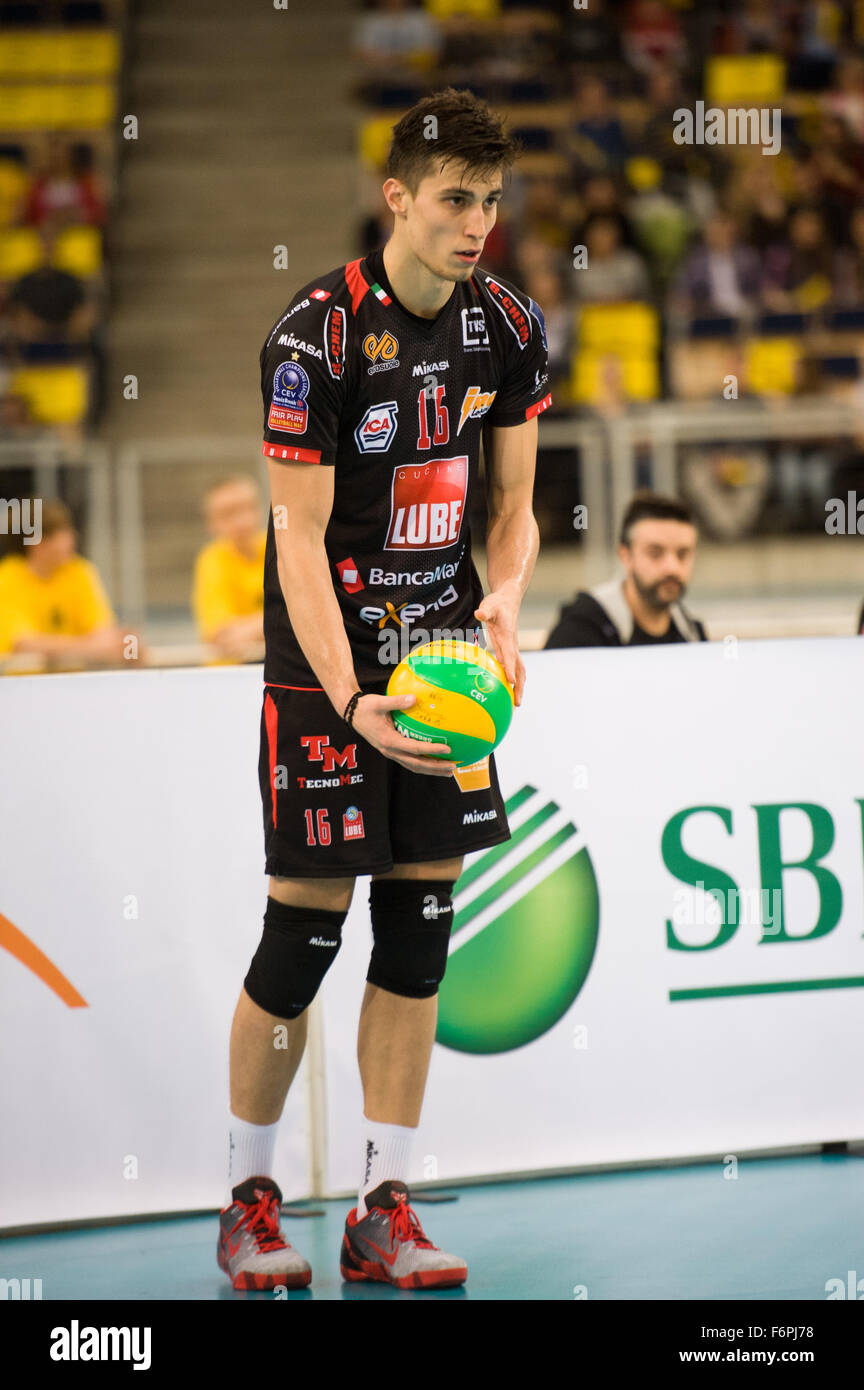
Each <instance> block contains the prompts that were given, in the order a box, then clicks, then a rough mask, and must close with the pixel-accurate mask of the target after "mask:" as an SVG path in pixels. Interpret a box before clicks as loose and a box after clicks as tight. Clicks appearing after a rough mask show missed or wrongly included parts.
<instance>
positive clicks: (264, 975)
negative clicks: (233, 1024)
mask: <svg viewBox="0 0 864 1390" xmlns="http://www.w3.org/2000/svg"><path fill="white" fill-rule="evenodd" d="M347 916H348V913H347V912H331V911H329V910H328V909H327V908H318V907H292V906H291V905H290V904H288V903H280V902H277V901H276V899H275V898H270V897H268V899H267V910H266V912H265V913H264V934H263V936H262V937H261V942H260V945H259V946H258V950H257V951H256V952H255V955H254V956H253V957H252V964H251V965H250V966H249V973H248V974H247V976H246V979H245V980H244V981H243V985H244V988H245V990H246V993H247V994H248V995H249V998H250V999H251V1000H252V1002H253V1004H257V1005H258V1007H259V1009H264V1011H265V1013H268V1014H273V1015H274V1016H275V1017H276V1018H297V1016H298V1015H299V1014H302V1012H303V1010H304V1009H305V1008H308V1006H309V1005H310V1004H311V1003H312V1000H313V999H314V998H315V995H316V994H317V993H318V989H319V987H320V984H321V981H322V980H323V979H324V976H325V975H326V974H327V971H328V970H329V969H330V966H331V965H332V964H333V962H334V960H335V959H336V954H337V952H338V950H339V947H340V946H341V945H342V923H343V922H344V921H345V918H346V917H347Z"/></svg>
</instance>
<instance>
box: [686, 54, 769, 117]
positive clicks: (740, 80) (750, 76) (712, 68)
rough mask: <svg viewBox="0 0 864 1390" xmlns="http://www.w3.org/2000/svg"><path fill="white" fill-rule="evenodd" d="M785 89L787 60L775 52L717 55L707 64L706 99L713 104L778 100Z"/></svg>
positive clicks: (724, 104) (757, 102)
mask: <svg viewBox="0 0 864 1390" xmlns="http://www.w3.org/2000/svg"><path fill="white" fill-rule="evenodd" d="M785 90H786V64H785V63H784V61H783V59H782V58H778V57H777V55H776V54H775V53H747V54H743V55H741V56H740V57H729V56H718V57H713V58H709V59H708V60H707V62H706V64H705V100H706V102H708V103H709V104H710V105H712V106H737V105H738V103H739V102H747V103H755V104H756V105H760V104H765V103H768V102H772V101H773V102H776V101H779V100H780V98H781V97H782V96H783V94H784V92H785Z"/></svg>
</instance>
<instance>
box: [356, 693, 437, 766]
mask: <svg viewBox="0 0 864 1390" xmlns="http://www.w3.org/2000/svg"><path fill="white" fill-rule="evenodd" d="M416 702H417V696H416V695H361V697H360V699H359V700H358V701H357V704H356V705H355V707H354V718H353V721H352V728H354V729H356V730H357V733H358V734H361V735H362V736H363V738H365V740H366V742H367V743H371V744H372V747H373V748H377V749H378V752H379V753H383V754H384V757H385V758H392V759H393V761H394V762H396V763H400V764H401V765H402V767H407V769H408V771H409V772H425V773H428V774H429V775H430V776H432V777H451V776H452V775H453V773H454V772H455V770H456V763H453V762H447V761H445V759H443V758H440V757H437V756H436V754H438V753H449V752H450V747H449V745H448V744H446V743H419V742H417V740H416V739H413V738H405V736H404V735H403V734H400V733H399V730H398V729H397V728H396V725H395V724H394V723H393V719H392V717H391V713H390V711H391V710H394V709H410V707H411V706H412V705H413V704H416ZM433 749H434V750H435V751H434V753H433V751H432V750H433Z"/></svg>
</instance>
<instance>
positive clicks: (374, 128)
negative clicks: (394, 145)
mask: <svg viewBox="0 0 864 1390" xmlns="http://www.w3.org/2000/svg"><path fill="white" fill-rule="evenodd" d="M402 115H403V113H402V112H401V111H398V112H396V111H394V112H393V113H392V114H391V115H387V116H373V117H372V118H371V119H370V120H368V121H364V122H363V124H362V125H361V127H360V149H359V154H360V158H361V159H362V160H363V163H364V164H367V165H369V166H370V168H373V169H380V167H381V165H382V164H383V163H384V161H385V159H386V158H387V154H388V152H389V149H390V141H391V140H392V138H393V127H394V125H396V123H397V121H399V120H401V119H402Z"/></svg>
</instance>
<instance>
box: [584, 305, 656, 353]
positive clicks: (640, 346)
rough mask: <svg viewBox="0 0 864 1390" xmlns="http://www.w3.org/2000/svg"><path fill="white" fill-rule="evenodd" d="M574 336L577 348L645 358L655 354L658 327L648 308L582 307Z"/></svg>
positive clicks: (648, 306)
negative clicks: (637, 355) (631, 354)
mask: <svg viewBox="0 0 864 1390" xmlns="http://www.w3.org/2000/svg"><path fill="white" fill-rule="evenodd" d="M577 335H578V342H579V346H580V347H583V348H591V349H594V350H595V351H597V352H612V353H621V354H624V353H630V352H632V353H642V354H648V353H651V352H655V351H656V350H657V346H658V344H659V342H660V324H659V320H658V317H657V311H656V309H653V308H652V307H651V305H650V304H640V303H638V302H633V303H625V304H586V305H585V307H584V308H583V309H581V310H580V312H579V316H578V320H577Z"/></svg>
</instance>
